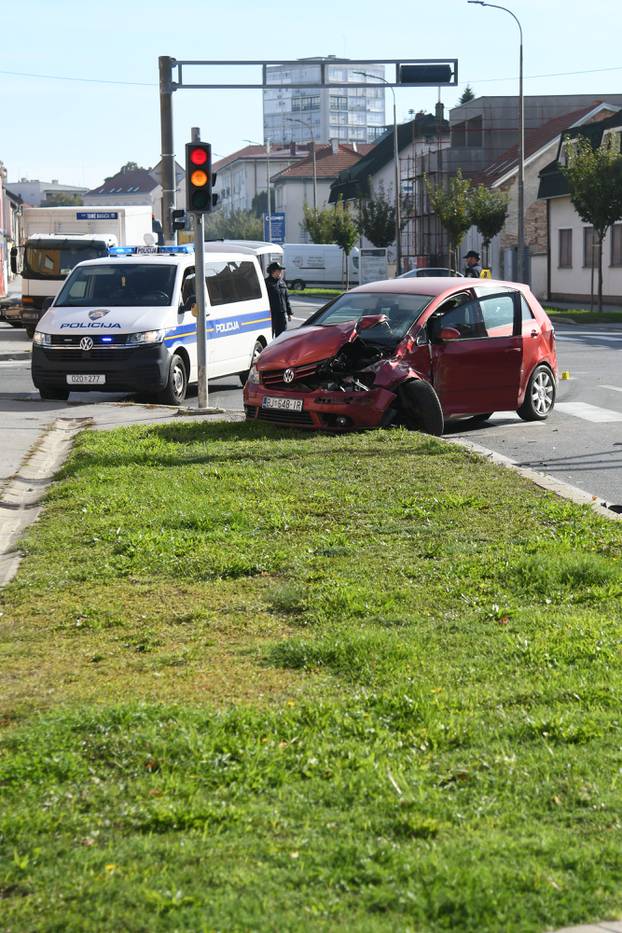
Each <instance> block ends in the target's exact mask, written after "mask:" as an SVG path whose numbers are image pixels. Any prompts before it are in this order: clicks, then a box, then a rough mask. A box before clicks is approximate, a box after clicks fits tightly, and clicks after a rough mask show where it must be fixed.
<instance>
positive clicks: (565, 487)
mask: <svg viewBox="0 0 622 933" xmlns="http://www.w3.org/2000/svg"><path fill="white" fill-rule="evenodd" d="M446 440H447V443H449V444H457V445H458V446H459V447H464V448H466V449H467V450H471V451H473V453H476V454H479V455H480V456H482V457H485V458H486V460H490V461H491V462H492V463H496V464H497V465H498V466H502V467H505V468H506V469H508V470H514V472H515V473H519V474H520V475H521V476H523V477H524V478H525V479H528V480H530V481H531V482H532V483H534V485H536V486H540V488H541V489H546V490H547V491H548V492H553V493H555V495H557V496H561V498H562V499H569V500H570V501H571V502H576V504H577V505H588V506H589V507H590V508H591V509H592V510H593V511H594V512H596V513H597V515H600V516H601V517H602V518H608V519H609V520H610V521H614V522H617V521H620V520H622V515H621V514H618V513H617V512H614V511H613V507H612V506H611V505H609V504H608V503H606V502H603V501H602V500H601V499H600V498H599V497H598V496H593V495H591V493H589V492H584V491H583V489H578V488H577V487H576V486H571V485H570V483H565V482H564V481H563V480H559V479H555V477H553V476H549V475H548V473H537V472H536V471H535V470H531V469H529V468H528V467H522V466H519V464H518V463H516V461H514V460H510V458H509V457H506V456H504V455H503V454H498V453H496V452H495V451H494V450H489V449H488V448H487V447H482V446H481V444H475V443H474V442H473V441H466V440H462V439H461V438H458V437H456V438H451V437H448V438H446ZM620 933H622V927H620Z"/></svg>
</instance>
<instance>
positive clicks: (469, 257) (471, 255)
mask: <svg viewBox="0 0 622 933" xmlns="http://www.w3.org/2000/svg"><path fill="white" fill-rule="evenodd" d="M465 259H466V265H465V267H464V274H465V276H466V277H467V278H469V279H479V277H480V275H481V272H482V267H481V266H480V264H479V253H476V252H475V250H474V249H470V250H469V251H468V253H467V254H466V256H465Z"/></svg>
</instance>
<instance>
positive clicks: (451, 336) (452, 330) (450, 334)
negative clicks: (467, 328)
mask: <svg viewBox="0 0 622 933" xmlns="http://www.w3.org/2000/svg"><path fill="white" fill-rule="evenodd" d="M438 336H439V338H440V339H441V340H460V337H461V336H462V335H461V334H460V331H459V330H458V329H457V328H456V327H441V329H440V333H439V335H438Z"/></svg>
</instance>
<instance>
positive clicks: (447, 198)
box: [425, 169, 471, 269]
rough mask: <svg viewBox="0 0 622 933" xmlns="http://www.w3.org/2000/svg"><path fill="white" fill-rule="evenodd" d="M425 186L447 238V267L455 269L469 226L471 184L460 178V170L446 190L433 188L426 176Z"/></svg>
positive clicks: (450, 180) (440, 187)
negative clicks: (459, 248)
mask: <svg viewBox="0 0 622 933" xmlns="http://www.w3.org/2000/svg"><path fill="white" fill-rule="evenodd" d="M425 186H426V189H427V192H428V197H429V199H430V206H431V207H432V210H433V211H434V213H435V214H436V216H437V217H438V219H439V221H440V224H441V226H442V227H443V229H444V230H445V231H446V232H447V235H448V237H449V256H448V266H449V268H450V269H455V267H456V253H457V250H458V247H459V246H460V244H461V243H462V240H463V239H464V235H465V233H466V232H467V230H468V229H469V227H470V226H471V182H470V181H469V180H468V178H463V177H462V172H461V170H460V169H458V171H457V172H456V174H455V175H454V176H453V178H450V179H449V184H448V186H447V189H445V188H443V187H442V186H440V185H439V186H438V187H435V186H434V185H433V184H432V182H431V181H430V179H429V178H428V176H427V175H426V176H425Z"/></svg>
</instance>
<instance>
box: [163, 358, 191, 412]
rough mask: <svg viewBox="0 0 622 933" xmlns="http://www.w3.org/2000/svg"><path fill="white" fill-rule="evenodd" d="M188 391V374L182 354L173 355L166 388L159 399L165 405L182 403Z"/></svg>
mask: <svg viewBox="0 0 622 933" xmlns="http://www.w3.org/2000/svg"><path fill="white" fill-rule="evenodd" d="M187 391H188V374H187V372H186V366H185V364H184V361H183V360H182V358H181V356H178V355H177V353H175V354H174V355H173V358H172V359H171V363H170V366H169V370H168V382H167V384H166V388H165V389H164V391H163V392H161V393H160V396H159V401H161V402H163V403H164V404H165V405H180V404H181V403H182V402H183V400H184V399H185V397H186V392H187Z"/></svg>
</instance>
